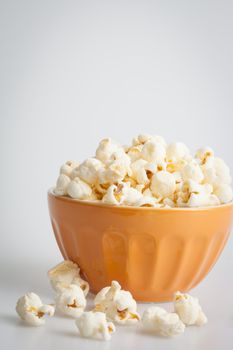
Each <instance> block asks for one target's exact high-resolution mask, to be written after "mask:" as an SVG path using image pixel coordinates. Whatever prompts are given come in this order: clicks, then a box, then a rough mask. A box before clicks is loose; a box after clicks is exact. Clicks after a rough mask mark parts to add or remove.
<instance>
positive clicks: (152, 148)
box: [142, 140, 166, 163]
mask: <svg viewBox="0 0 233 350" xmlns="http://www.w3.org/2000/svg"><path fill="white" fill-rule="evenodd" d="M142 157H143V158H144V159H145V160H147V161H148V162H156V163H163V162H164V160H165V157H166V149H165V147H164V146H163V145H162V144H161V143H158V142H154V141H152V140H150V141H147V142H146V143H145V144H144V146H143V148H142Z"/></svg>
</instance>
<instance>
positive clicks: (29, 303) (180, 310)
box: [16, 261, 207, 340]
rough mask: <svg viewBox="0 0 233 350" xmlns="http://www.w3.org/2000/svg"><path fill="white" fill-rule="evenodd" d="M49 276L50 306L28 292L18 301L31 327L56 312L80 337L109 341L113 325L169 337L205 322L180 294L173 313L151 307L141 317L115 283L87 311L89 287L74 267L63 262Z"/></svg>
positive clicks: (191, 300) (197, 307)
mask: <svg viewBox="0 0 233 350" xmlns="http://www.w3.org/2000/svg"><path fill="white" fill-rule="evenodd" d="M48 276H49V278H50V282H51V285H52V287H53V289H54V290H55V292H56V296H55V302H54V303H53V304H49V305H47V304H43V303H42V301H41V299H40V297H39V296H38V295H37V294H35V293H27V294H25V295H24V296H22V297H21V298H19V300H18V302H17V305H16V311H17V313H18V315H19V316H20V318H21V319H22V320H23V321H24V322H25V323H26V324H28V325H30V326H41V325H43V324H44V323H45V316H46V315H48V316H53V315H54V313H55V310H56V312H59V313H62V314H64V315H67V316H69V317H71V318H74V319H75V325H76V326H77V328H78V330H79V334H80V335H81V336H82V337H85V338H93V339H100V340H109V339H111V335H112V333H114V332H115V330H116V327H115V324H119V325H135V324H139V325H141V327H142V328H143V329H144V331H145V332H149V333H152V334H155V335H160V336H164V337H171V336H174V335H177V334H180V333H183V332H184V330H185V328H186V326H190V325H197V326H201V325H203V324H205V323H206V322H207V318H206V316H205V314H204V313H203V311H202V309H201V306H200V305H199V301H198V299H197V298H194V297H192V296H190V295H188V294H182V293H180V292H176V293H175V294H174V299H173V304H174V311H173V312H168V311H166V310H165V309H163V308H161V307H158V306H151V307H149V308H148V309H147V310H145V311H144V313H143V315H142V317H141V316H140V315H139V313H138V312H137V303H136V301H135V300H134V299H133V296H132V294H131V293H130V292H128V291H125V290H122V289H121V286H120V284H119V283H118V282H117V281H112V283H111V286H108V287H105V288H103V289H101V290H100V292H99V293H98V294H97V295H96V296H95V298H94V303H93V307H92V309H91V310H90V311H86V310H85V309H86V304H87V302H86V296H87V294H88V292H89V285H88V283H87V282H86V281H84V280H83V279H82V278H81V276H80V269H79V267H78V265H77V264H75V263H73V262H71V261H64V262H62V263H60V264H59V265H57V266H55V267H54V268H53V269H51V270H50V271H49V272H48Z"/></svg>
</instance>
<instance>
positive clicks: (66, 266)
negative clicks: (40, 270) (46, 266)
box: [48, 260, 89, 296]
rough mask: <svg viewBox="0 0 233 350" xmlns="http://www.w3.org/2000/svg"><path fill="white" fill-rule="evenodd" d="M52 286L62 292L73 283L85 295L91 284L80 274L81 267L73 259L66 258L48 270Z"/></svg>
mask: <svg viewBox="0 0 233 350" xmlns="http://www.w3.org/2000/svg"><path fill="white" fill-rule="evenodd" d="M48 277H49V279H50V283H51V286H52V288H53V289H54V290H55V291H56V292H58V293H60V292H62V291H64V290H65V289H67V288H69V286H70V285H71V284H72V285H73V284H75V285H77V286H79V287H80V288H81V289H82V291H83V293H84V295H85V296H86V295H87V293H88V292H89V284H88V282H87V281H84V280H83V279H82V278H81V276H80V268H79V267H78V265H77V264H75V263H74V262H72V261H69V260H64V261H63V262H61V263H60V264H58V265H56V266H55V267H53V268H52V269H50V270H49V271H48Z"/></svg>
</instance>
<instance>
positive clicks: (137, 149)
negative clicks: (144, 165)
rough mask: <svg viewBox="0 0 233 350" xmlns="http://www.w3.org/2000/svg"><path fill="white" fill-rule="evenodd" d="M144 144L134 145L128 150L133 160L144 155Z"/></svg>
mask: <svg viewBox="0 0 233 350" xmlns="http://www.w3.org/2000/svg"><path fill="white" fill-rule="evenodd" d="M142 147H143V145H138V146H133V147H130V148H129V149H128V150H127V155H128V156H129V157H130V159H131V162H134V161H136V160H138V159H140V158H141V157H142Z"/></svg>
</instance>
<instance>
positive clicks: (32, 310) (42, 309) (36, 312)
mask: <svg viewBox="0 0 233 350" xmlns="http://www.w3.org/2000/svg"><path fill="white" fill-rule="evenodd" d="M54 311H55V308H54V306H52V305H46V304H42V301H41V299H40V297H39V296H38V295H37V294H35V293H27V294H25V295H24V296H22V297H21V298H19V300H18V301H17V304H16V312H17V313H18V315H19V317H20V318H21V319H22V320H23V321H25V322H26V323H27V324H28V325H30V326H41V325H42V324H44V323H45V318H44V316H45V315H48V316H53V315H54Z"/></svg>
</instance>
